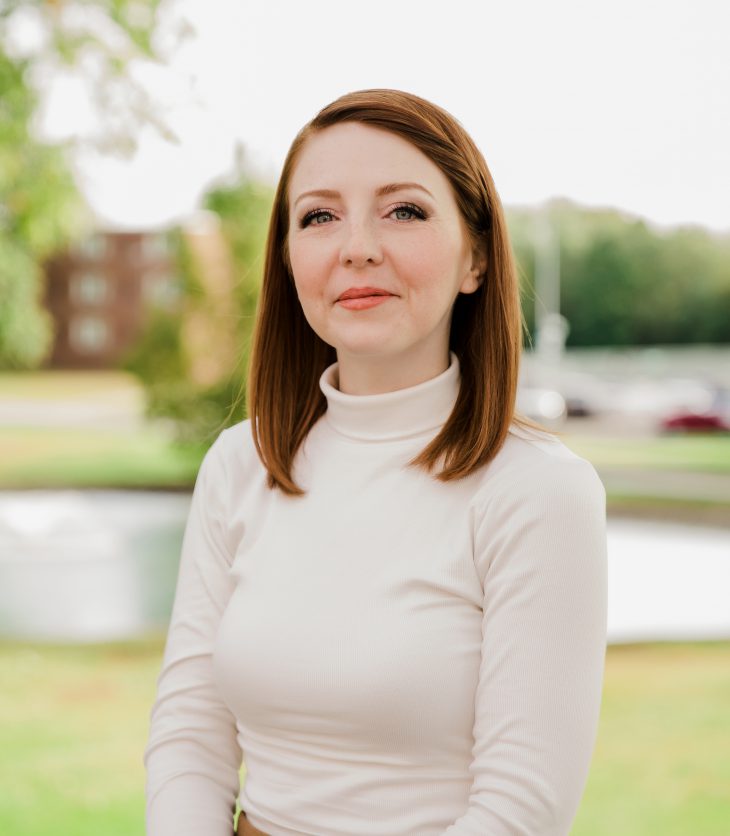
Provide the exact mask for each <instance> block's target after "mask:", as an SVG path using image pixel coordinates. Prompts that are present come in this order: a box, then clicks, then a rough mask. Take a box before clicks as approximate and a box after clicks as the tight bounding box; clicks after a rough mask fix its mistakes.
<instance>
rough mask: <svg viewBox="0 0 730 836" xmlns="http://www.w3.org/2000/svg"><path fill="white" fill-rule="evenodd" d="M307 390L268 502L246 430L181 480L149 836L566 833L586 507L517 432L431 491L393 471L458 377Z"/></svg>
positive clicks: (600, 502)
mask: <svg viewBox="0 0 730 836" xmlns="http://www.w3.org/2000/svg"><path fill="white" fill-rule="evenodd" d="M336 385H337V364H334V365H332V366H330V367H329V368H328V369H327V370H326V371H325V372H324V374H323V375H322V378H321V380H320V386H321V388H322V391H323V392H324V394H325V396H326V398H327V412H326V413H325V414H324V415H323V416H322V417H321V418H320V420H319V421H318V422H317V424H316V425H315V426H314V427H313V428H312V430H311V432H310V433H309V435H308V437H307V439H306V441H305V444H304V445H303V447H302V449H301V450H300V451H299V453H298V454H297V458H296V460H295V467H294V477H295V479H296V481H297V482H298V483H299V484H300V485H301V486H302V487H303V488H304V489H305V490H306V491H307V493H306V496H304V497H297V498H295V497H288V496H284V495H283V494H282V493H281V492H280V491H278V490H270V489H269V488H267V486H266V472H265V470H264V468H263V467H262V465H261V462H260V461H259V459H258V457H257V454H256V451H255V448H254V445H253V441H252V437H251V429H250V423H249V422H248V421H244V422H242V423H240V424H237V425H236V426H234V427H231V428H230V429H227V430H225V431H224V432H223V433H222V434H221V435H220V436H219V437H218V439H217V441H216V442H215V444H214V445H213V446H212V447H211V449H210V450H209V451H208V453H207V455H206V457H205V459H204V461H203V464H202V465H201V468H200V472H199V475H198V479H197V482H196V485H195V491H194V494H193V501H192V506H191V510H190V516H189V519H188V523H187V527H186V531H185V537H184V541H183V547H182V555H181V562H180V571H179V579H178V585H177V591H176V597H175V604H174V609H173V613H172V619H171V623H170V629H169V635H168V640H167V646H166V649H165V655H164V661H163V665H162V672H161V674H160V678H159V683H158V695H157V700H156V702H155V705H154V707H153V710H152V716H151V730H150V738H149V743H148V746H147V749H146V752H145V763H146V766H147V772H148V779H147V799H148V801H147V827H148V834H149V836H231V833H232V812H233V808H234V803H235V799H236V796H237V793H238V792H239V767H240V765H241V762H242V760H243V762H245V766H246V775H245V781H244V785H243V788H242V790H241V792H240V796H239V800H240V805H241V807H242V809H243V810H244V811H245V812H246V814H247V815H248V818H249V820H250V821H251V823H252V824H254V825H255V826H256V827H258V828H260V829H261V830H263V831H265V832H266V833H268V834H271V836H302V834H308V836H437V834H448V836H508V835H509V836H515V835H516V834H520V836H563V834H567V833H568V832H569V830H570V826H571V822H572V820H573V818H574V815H575V813H576V810H577V808H578V804H579V801H580V798H581V795H582V792H583V789H584V785H585V782H586V778H587V775H588V768H589V763H590V760H591V754H592V751H593V747H594V742H595V736H596V731H597V725H598V716H599V709H600V702H601V689H602V682H603V668H604V658H605V648H606V605H607V601H606V598H607V566H606V537H605V494H604V490H603V486H602V485H601V483H600V481H599V479H598V477H597V475H596V473H595V471H594V469H593V468H592V466H591V465H590V464H589V463H588V462H586V461H585V460H583V459H581V458H578V457H577V456H576V455H574V454H573V453H571V452H570V451H569V450H568V449H567V448H566V447H565V446H564V445H563V444H562V443H561V442H560V441H558V440H557V439H555V438H553V437H550V436H547V435H542V434H533V433H527V432H525V431H523V430H518V429H516V428H515V429H514V430H513V431H512V432H511V433H510V435H509V436H508V438H507V440H506V442H505V444H504V446H503V447H502V449H501V450H500V452H499V453H498V455H497V456H496V458H495V459H494V460H493V461H492V462H491V463H490V464H488V465H487V466H485V467H483V468H481V469H480V470H479V471H477V472H476V473H474V474H472V475H471V476H469V477H467V478H465V479H462V480H458V481H456V482H448V483H442V482H439V481H437V480H436V479H435V478H433V476H430V475H429V474H427V473H425V472H424V471H422V470H420V469H414V468H406V467H405V466H404V465H405V464H406V462H407V461H408V460H409V459H411V458H413V457H414V456H415V455H416V454H417V453H418V452H419V451H420V450H422V449H423V448H424V447H425V446H426V444H427V443H428V442H429V441H430V440H431V439H432V438H433V437H434V436H435V434H436V433H437V431H438V429H439V428H440V426H441V425H442V424H443V423H444V422H445V420H446V418H447V417H448V415H449V413H450V412H451V409H452V407H453V404H454V402H455V400H456V395H457V392H458V387H459V363H458V360H457V358H456V356H455V355H454V354H452V355H451V365H450V367H449V368H448V369H447V370H446V371H445V372H443V373H442V374H441V375H439V376H438V377H435V378H433V379H432V380H428V381H426V382H425V383H421V384H419V385H417V386H414V387H411V388H408V389H402V390H399V391H396V392H389V393H387V394H382V395H363V396H357V395H348V394H344V393H342V392H340V391H339V390H338V389H337V388H336Z"/></svg>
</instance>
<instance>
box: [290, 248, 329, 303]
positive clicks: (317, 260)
mask: <svg viewBox="0 0 730 836" xmlns="http://www.w3.org/2000/svg"><path fill="white" fill-rule="evenodd" d="M289 263H290V266H291V271H292V275H293V276H294V284H295V285H296V288H297V292H298V293H300V296H304V295H308V294H312V293H314V292H315V291H317V290H318V289H321V288H323V287H324V284H325V279H326V270H325V266H326V259H325V258H324V257H323V253H322V250H321V248H319V247H316V246H312V245H311V244H309V243H308V242H306V241H293V242H292V243H291V244H290V245H289Z"/></svg>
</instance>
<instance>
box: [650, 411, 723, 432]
mask: <svg viewBox="0 0 730 836" xmlns="http://www.w3.org/2000/svg"><path fill="white" fill-rule="evenodd" d="M661 428H662V430H663V431H664V432H703V433H709V432H730V423H728V422H727V421H726V420H725V419H724V418H723V417H722V415H720V414H719V413H718V412H689V411H680V412H676V413H674V414H673V415H669V416H667V417H666V418H664V419H663V420H662V421H661Z"/></svg>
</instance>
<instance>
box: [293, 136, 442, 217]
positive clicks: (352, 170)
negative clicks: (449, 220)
mask: <svg viewBox="0 0 730 836" xmlns="http://www.w3.org/2000/svg"><path fill="white" fill-rule="evenodd" d="M410 181H415V182H418V183H420V184H421V185H423V186H425V187H426V188H428V189H429V191H432V192H433V193H434V195H435V196H436V197H438V196H439V195H441V196H442V197H445V198H447V199H448V197H450V196H451V186H450V184H449V181H448V180H447V179H446V176H445V175H444V174H443V172H442V171H441V169H440V168H439V167H438V166H437V165H436V164H435V163H434V162H433V161H432V160H430V159H429V158H428V157H427V156H426V155H425V154H424V153H423V152H422V151H420V150H419V149H418V148H416V146H415V145H412V144H411V143H410V142H408V141H407V140H406V139H404V138H403V137H401V136H398V135H397V134H394V133H391V132H390V131H386V130H382V129H381V128H373V127H371V126H370V125H363V124H361V123H359V122H344V123H341V124H339V125H332V126H330V127H329V128H324V129H323V130H321V131H317V132H316V133H315V134H313V135H312V136H310V137H309V139H307V141H306V142H305V143H304V145H303V146H302V149H301V150H300V152H299V154H298V155H297V159H296V162H295V164H294V168H293V170H292V174H291V179H290V181H289V200H290V201H292V200H295V199H296V197H297V195H298V194H299V193H300V192H303V191H307V190H309V189H336V190H338V191H342V190H344V189H347V188H348V187H352V188H358V187H363V188H378V187H379V186H382V185H386V184H388V183H396V182H410ZM434 190H435V191H434ZM436 191H437V192H438V193H439V195H437V194H436Z"/></svg>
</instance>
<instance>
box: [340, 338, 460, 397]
mask: <svg viewBox="0 0 730 836" xmlns="http://www.w3.org/2000/svg"><path fill="white" fill-rule="evenodd" d="M449 363H450V357H449V350H448V347H447V348H446V349H445V350H444V351H443V352H432V354H431V355H425V356H424V354H423V352H421V353H420V354H419V355H418V356H417V357H414V356H413V355H412V354H411V353H407V352H404V353H403V354H400V355H395V356H393V355H388V356H386V357H362V356H357V355H351V354H346V353H344V352H341V351H338V352H337V369H338V382H337V388H338V389H339V390H340V392H343V393H345V394H347V395H382V394H384V393H385V392H396V391H397V390H398V389H408V388H409V387H411V386H417V385H418V384H419V383H424V382H425V381H427V380H431V379H432V378H434V377H437V376H438V375H440V374H441V373H442V372H444V371H446V369H448V367H449Z"/></svg>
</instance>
